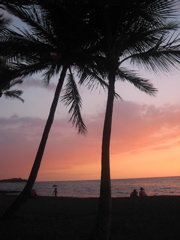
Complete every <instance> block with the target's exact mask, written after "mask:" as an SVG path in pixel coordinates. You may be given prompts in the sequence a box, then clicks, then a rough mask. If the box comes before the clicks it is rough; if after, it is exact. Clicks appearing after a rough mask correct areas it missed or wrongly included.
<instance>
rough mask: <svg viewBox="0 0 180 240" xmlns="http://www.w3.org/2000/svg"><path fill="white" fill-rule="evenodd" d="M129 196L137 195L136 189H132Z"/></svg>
mask: <svg viewBox="0 0 180 240" xmlns="http://www.w3.org/2000/svg"><path fill="white" fill-rule="evenodd" d="M130 197H138V192H137V190H136V189H134V190H133V191H132V193H131V194H130Z"/></svg>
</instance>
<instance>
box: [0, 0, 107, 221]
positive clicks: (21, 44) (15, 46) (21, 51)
mask: <svg viewBox="0 0 180 240" xmlns="http://www.w3.org/2000/svg"><path fill="white" fill-rule="evenodd" d="M65 3H66V4H64V5H63V6H62V5H61V6H58V5H50V6H49V5H48V6H47V8H46V7H44V8H40V7H38V6H37V5H36V6H35V7H33V6H31V8H29V7H18V6H16V5H10V4H7V6H8V8H9V10H10V11H11V12H12V13H13V14H15V15H16V16H18V17H19V18H20V19H21V20H22V21H24V22H25V23H26V24H28V27H29V28H30V31H27V30H21V29H18V32H17V31H14V30H11V29H5V30H4V31H2V32H1V34H0V42H1V46H0V51H1V55H2V56H3V57H4V58H5V59H6V60H7V61H9V62H10V63H11V61H13V63H14V64H15V63H16V64H18V65H17V69H18V71H19V75H20V76H21V77H25V76H27V75H32V74H34V73H37V72H41V71H44V76H45V80H46V81H47V82H49V81H50V78H51V77H52V76H53V75H54V74H58V73H59V72H61V73H60V78H59V81H58V84H57V88H56V91H55V95H54V99H53V102H52V105H51V108H50V112H49V116H48V119H47V122H46V125H45V128H44V132H43V135H42V138H41V142H40V145H39V148H38V151H37V154H36V158H35V161H34V164H33V167H32V170H31V173H30V175H29V178H28V181H27V183H26V186H25V187H24V189H23V191H22V192H21V194H20V195H19V196H18V198H17V199H16V200H15V202H13V204H12V205H11V206H10V207H9V208H8V209H7V211H6V212H5V214H4V215H3V216H2V217H1V220H4V219H10V218H13V217H14V215H15V213H16V212H17V210H18V209H19V207H20V206H21V205H22V204H23V203H24V202H25V201H26V199H27V198H28V197H29V193H30V190H31V189H32V187H33V184H34V182H35V180H36V177H37V174H38V170H39V168H40V164H41V160H42V157H43V153H44V149H45V146H46V142H47V139H48V134H49V131H50V129H51V126H52V123H53V119H54V115H55V110H56V107H57V104H58V100H59V96H60V92H61V89H62V86H63V83H64V80H65V77H66V74H67V71H68V70H69V79H68V84H67V85H66V95H65V97H64V98H63V101H64V102H65V103H66V104H67V105H68V106H70V113H71V121H72V123H73V125H75V126H76V127H77V128H78V132H79V133H84V134H85V133H86V126H85V124H84V122H83V120H82V117H81V114H80V107H81V98H80V96H79V94H78V91H77V88H76V85H75V81H74V80H73V74H72V72H71V69H73V68H76V67H77V66H79V68H78V69H79V70H78V71H79V74H81V76H82V79H83V82H84V80H85V79H86V78H87V77H88V76H89V74H90V73H91V78H90V80H93V75H96V77H98V74H96V72H97V71H96V68H98V62H97V61H96V58H92V57H91V55H90V54H89V48H90V46H91V43H92V42H93V41H92V39H93V37H94V36H93V34H92V37H91V38H90V35H89V36H87V34H85V35H82V32H83V30H84V31H85V28H86V23H85V21H82V17H84V16H82V15H83V14H84V12H83V11H82V12H79V11H77V15H76V16H75V15H73V14H72V11H74V10H75V8H77V9H80V8H82V6H81V5H79V4H77V3H75V4H74V5H73V6H72V5H71V6H70V5H69V4H70V3H71V1H69V2H68V1H65ZM71 4H72V3H71ZM67 9H68V11H67ZM60 13H61V14H60ZM58 20H59V21H58ZM64 21H66V25H64ZM59 22H61V23H62V24H59ZM62 33H63V34H62ZM95 40H96V38H95ZM7 47H8V48H7ZM92 59H93V61H92ZM20 62H21V63H20ZM93 62H94V63H95V64H93ZM83 68H86V72H88V71H89V74H87V73H85V72H84V71H83ZM90 80H88V81H90ZM99 80H100V81H101V79H100V78H99ZM101 83H103V81H101ZM105 85H106V84H105ZM72 88H73V90H72Z"/></svg>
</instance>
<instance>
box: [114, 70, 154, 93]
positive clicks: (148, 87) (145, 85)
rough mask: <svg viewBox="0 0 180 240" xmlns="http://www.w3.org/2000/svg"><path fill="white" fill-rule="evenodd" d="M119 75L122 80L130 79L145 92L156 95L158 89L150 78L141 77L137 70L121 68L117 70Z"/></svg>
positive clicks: (129, 80)
mask: <svg viewBox="0 0 180 240" xmlns="http://www.w3.org/2000/svg"><path fill="white" fill-rule="evenodd" d="M117 76H118V78H119V79H121V80H122V81H125V80H126V81H128V82H130V83H131V84H133V85H134V86H135V87H136V88H138V89H139V90H141V91H142V92H145V93H147V94H149V95H151V96H155V95H156V93H157V89H156V88H154V87H153V85H152V83H150V81H149V80H148V79H144V78H142V77H139V76H138V74H137V73H136V72H135V71H129V70H127V69H125V68H120V69H119V70H118V72H117Z"/></svg>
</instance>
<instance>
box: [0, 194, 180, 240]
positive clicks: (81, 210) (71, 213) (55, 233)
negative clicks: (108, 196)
mask: <svg viewBox="0 0 180 240" xmlns="http://www.w3.org/2000/svg"><path fill="white" fill-rule="evenodd" d="M14 199H15V196H3V195H0V215H1V214H2V213H3V211H4V210H5V208H6V207H7V206H8V205H9V204H10V203H11V202H12V201H13V200H14ZM97 205H98V199H96V198H62V197H57V198H55V197H38V198H36V199H29V200H28V201H27V202H26V204H25V205H24V206H23V207H22V208H21V209H20V211H19V214H18V218H17V219H15V220H12V221H7V222H0V239H1V240H6V239H7V240H30V239H31V240H86V239H87V238H88V234H89V233H90V231H91V229H92V226H93V222H94V220H95V217H96V211H97ZM112 207H113V209H112V228H111V237H112V240H127V239H128V240H134V239H138V240H155V239H156V240H161V239H163V240H166V239H167V240H176V239H178V240H179V239H180V196H158V197H147V198H143V199H140V198H138V199H132V198H113V199H112Z"/></svg>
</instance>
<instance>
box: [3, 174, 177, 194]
mask: <svg viewBox="0 0 180 240" xmlns="http://www.w3.org/2000/svg"><path fill="white" fill-rule="evenodd" d="M111 184H112V197H129V195H130V193H131V192H132V190H133V189H137V190H139V188H140V187H143V188H144V189H145V190H146V193H147V194H148V195H149V196H158V195H180V177H159V178H135V179H114V180H112V182H111ZM24 185H25V183H0V190H8V191H21V190H22V189H23V187H24ZM53 185H57V190H58V196H62V197H80V198H83V197H85V198H86V197H99V187H100V181H99V180H87V181H58V182H36V183H35V185H34V189H35V190H36V192H37V194H38V195H39V196H53V191H54V187H53Z"/></svg>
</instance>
